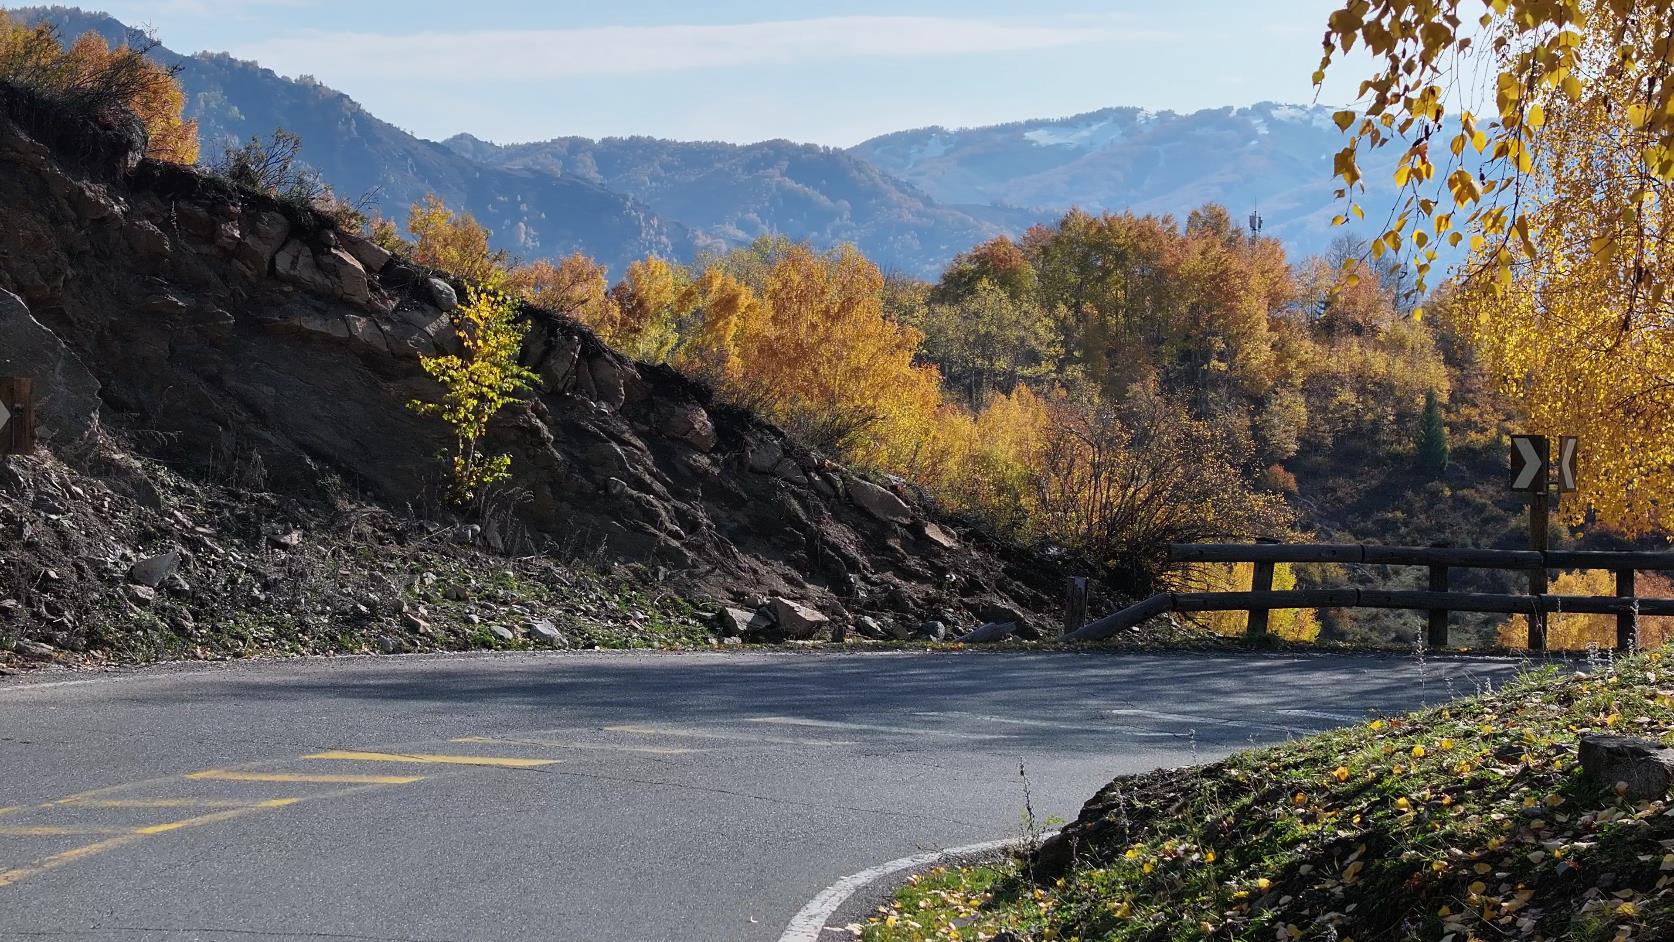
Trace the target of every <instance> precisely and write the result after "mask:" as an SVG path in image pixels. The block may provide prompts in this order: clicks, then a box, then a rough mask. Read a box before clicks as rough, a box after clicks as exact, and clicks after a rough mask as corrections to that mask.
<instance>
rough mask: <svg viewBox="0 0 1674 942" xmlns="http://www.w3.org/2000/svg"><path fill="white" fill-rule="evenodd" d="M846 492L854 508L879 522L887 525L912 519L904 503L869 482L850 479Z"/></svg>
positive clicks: (887, 491)
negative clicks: (884, 522) (881, 521)
mask: <svg viewBox="0 0 1674 942" xmlns="http://www.w3.org/2000/svg"><path fill="white" fill-rule="evenodd" d="M848 491H849V500H851V501H854V504H855V506H856V507H859V508H860V509H861V510H864V511H866V512H867V513H869V514H871V515H872V516H874V517H877V518H878V519H879V520H884V521H888V522H889V523H906V522H908V521H909V520H911V519H913V513H912V511H911V510H909V509H908V508H907V503H906V501H903V500H902V499H901V498H899V497H896V496H895V495H894V494H892V493H890V491H889V490H887V489H886V488H882V487H879V486H878V485H876V484H873V483H872V482H871V481H866V480H862V479H861V478H850V479H849V481H848Z"/></svg>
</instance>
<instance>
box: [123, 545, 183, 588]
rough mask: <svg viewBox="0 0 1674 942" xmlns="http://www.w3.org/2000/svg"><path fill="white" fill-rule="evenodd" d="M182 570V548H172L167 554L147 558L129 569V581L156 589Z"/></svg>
mask: <svg viewBox="0 0 1674 942" xmlns="http://www.w3.org/2000/svg"><path fill="white" fill-rule="evenodd" d="M179 568H180V548H179V547H177V546H174V547H170V548H169V550H168V552H166V553H158V554H157V555H156V556H147V557H145V558H144V559H141V560H139V561H138V562H136V563H134V564H133V565H132V566H130V567H128V581H129V582H132V583H133V584H135V585H143V586H146V587H148V588H152V589H155V588H157V587H158V586H160V585H162V584H163V583H164V582H167V581H168V578H169V577H170V576H172V575H174V573H175V571H176V570H178V569H179Z"/></svg>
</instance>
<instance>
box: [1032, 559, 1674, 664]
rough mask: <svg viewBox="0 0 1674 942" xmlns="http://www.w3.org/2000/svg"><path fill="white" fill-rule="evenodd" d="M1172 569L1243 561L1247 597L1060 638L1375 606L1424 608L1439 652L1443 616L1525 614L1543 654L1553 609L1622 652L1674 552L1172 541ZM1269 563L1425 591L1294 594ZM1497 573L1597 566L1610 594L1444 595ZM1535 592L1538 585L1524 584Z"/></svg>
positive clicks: (1228, 596)
mask: <svg viewBox="0 0 1674 942" xmlns="http://www.w3.org/2000/svg"><path fill="white" fill-rule="evenodd" d="M1168 558H1169V561H1170V562H1174V563H1253V564H1254V565H1255V572H1254V575H1253V577H1252V579H1251V586H1250V591H1248V592H1159V593H1157V594H1156V595H1153V596H1151V597H1150V598H1148V599H1145V600H1144V601H1141V602H1137V603H1135V604H1133V605H1130V606H1128V607H1127V608H1124V609H1122V610H1121V611H1118V612H1113V613H1111V614H1109V615H1106V616H1104V617H1103V618H1100V619H1098V620H1096V621H1092V622H1089V623H1087V624H1086V625H1083V626H1082V627H1081V628H1079V629H1077V630H1076V631H1073V632H1070V633H1069V634H1067V635H1066V636H1065V638H1066V639H1067V640H1070V641H1097V640H1100V639H1102V638H1108V637H1110V636H1111V635H1113V634H1115V633H1117V632H1119V631H1124V630H1126V629H1128V628H1131V627H1133V626H1135V625H1137V624H1139V623H1140V622H1142V621H1145V620H1146V619H1148V618H1155V617H1156V616H1158V615H1162V614H1165V613H1167V612H1233V611H1247V612H1249V621H1248V622H1247V626H1246V631H1247V633H1248V634H1250V635H1253V636H1259V635H1263V634H1266V633H1267V613H1268V612H1270V611H1272V610H1274V609H1292V608H1384V609H1409V610H1415V611H1426V612H1429V615H1430V621H1429V627H1428V631H1427V632H1426V639H1427V641H1428V643H1429V644H1430V645H1431V646H1432V647H1446V646H1447V635H1448V630H1447V628H1448V625H1447V621H1448V614H1449V613H1450V612H1498V613H1504V614H1508V615H1518V614H1521V615H1528V616H1529V648H1530V650H1535V651H1544V650H1546V616H1547V615H1550V614H1554V613H1559V612H1573V613H1576V614H1584V615H1615V616H1616V647H1617V649H1618V650H1624V651H1625V650H1631V649H1632V648H1633V647H1634V646H1635V643H1636V642H1637V640H1638V633H1639V616H1641V615H1674V599H1656V598H1640V597H1638V596H1637V595H1635V594H1634V591H1635V590H1634V584H1635V582H1636V576H1637V574H1638V573H1639V572H1647V571H1674V553H1668V552H1608V551H1593V550H1548V551H1546V552H1536V551H1533V550H1494V549H1466V548H1457V547H1451V546H1369V545H1364V544H1360V543H1290V544H1284V543H1179V544H1175V545H1173V546H1170V547H1169V552H1168ZM1278 563H1366V564H1372V565H1380V564H1381V565H1389V566H1425V567H1428V568H1429V570H1430V588H1429V591H1423V590H1410V589H1392V590H1384V589H1297V590H1291V591H1279V592H1275V591H1273V567H1274V566H1275V565H1277V564H1278ZM1455 568H1459V569H1467V568H1475V569H1506V570H1514V571H1524V572H1530V573H1542V574H1544V573H1545V571H1547V570H1551V569H1604V570H1609V571H1611V572H1614V573H1615V574H1616V594H1615V595H1613V596H1599V595H1549V594H1546V593H1545V592H1538V593H1531V594H1528V595H1508V594H1499V593H1487V592H1453V591H1449V589H1448V579H1449V573H1450V571H1451V570H1453V569H1455ZM1531 582H1535V583H1536V584H1539V585H1541V586H1544V585H1545V579H1540V580H1531Z"/></svg>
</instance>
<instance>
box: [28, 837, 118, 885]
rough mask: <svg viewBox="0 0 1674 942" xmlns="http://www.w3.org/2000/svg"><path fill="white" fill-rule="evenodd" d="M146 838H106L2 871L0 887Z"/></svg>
mask: <svg viewBox="0 0 1674 942" xmlns="http://www.w3.org/2000/svg"><path fill="white" fill-rule="evenodd" d="M144 837H145V835H143V834H123V835H121V836H119V837H111V838H106V839H105V840H102V841H98V842H96V843H92V844H88V845H86V846H83V847H76V848H72V849H70V850H67V851H64V852H63V853H60V854H53V855H52V856H51V857H44V858H42V859H40V860H37V861H35V862H34V863H32V864H28V865H26V866H22V867H13V868H12V869H10V870H0V886H11V885H12V884H13V883H16V882H17V881H19V880H23V879H26V878H28V877H32V876H35V875H36V874H41V873H45V872H46V871H48V870H56V869H57V868H59V867H62V866H64V865H65V864H70V863H75V862H76V861H78V860H80V859H82V858H83V857H91V856H93V855H94V854H101V853H104V852H105V851H107V850H115V849H116V848H118V847H121V846H122V845H124V844H132V843H133V842H135V841H137V840H142V839H144Z"/></svg>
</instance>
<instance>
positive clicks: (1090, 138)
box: [1023, 118, 1126, 148]
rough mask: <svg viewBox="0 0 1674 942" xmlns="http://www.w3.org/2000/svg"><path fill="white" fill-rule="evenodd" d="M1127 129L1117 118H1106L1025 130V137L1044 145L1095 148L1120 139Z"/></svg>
mask: <svg viewBox="0 0 1674 942" xmlns="http://www.w3.org/2000/svg"><path fill="white" fill-rule="evenodd" d="M1125 131H1126V129H1125V128H1122V127H1120V126H1118V125H1117V124H1116V119H1115V118H1105V119H1103V120H1101V121H1094V122H1092V123H1090V124H1068V125H1064V124H1052V125H1047V126H1046V127H1042V128H1036V129H1034V130H1032V131H1025V132H1023V138H1024V139H1025V140H1027V141H1030V142H1032V143H1035V144H1038V145H1040V146H1042V147H1079V148H1094V147H1102V146H1103V145H1105V144H1109V143H1110V142H1112V141H1116V140H1120V139H1121V137H1122V135H1123V134H1124V133H1125Z"/></svg>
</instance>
